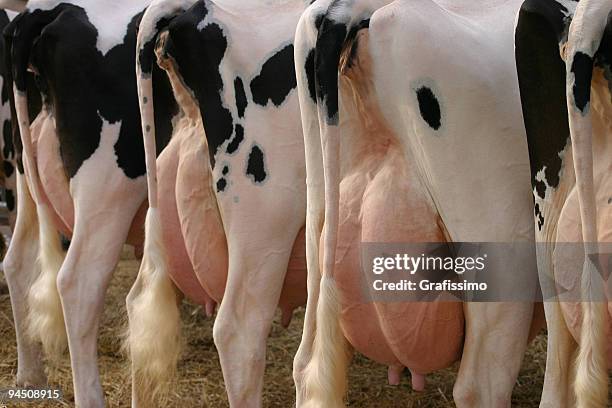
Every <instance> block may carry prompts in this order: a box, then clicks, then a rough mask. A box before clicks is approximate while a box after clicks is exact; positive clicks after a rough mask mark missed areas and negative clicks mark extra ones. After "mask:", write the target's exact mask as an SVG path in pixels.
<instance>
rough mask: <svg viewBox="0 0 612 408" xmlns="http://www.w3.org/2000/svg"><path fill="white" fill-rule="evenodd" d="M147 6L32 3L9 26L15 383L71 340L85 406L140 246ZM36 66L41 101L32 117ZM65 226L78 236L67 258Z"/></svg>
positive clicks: (164, 114)
mask: <svg viewBox="0 0 612 408" xmlns="http://www.w3.org/2000/svg"><path fill="white" fill-rule="evenodd" d="M148 3H149V1H147V0H140V1H130V2H124V1H118V0H106V1H100V0H89V1H74V2H72V1H32V2H30V3H28V7H27V9H26V10H25V11H24V12H23V13H21V14H20V15H19V16H17V17H16V18H15V19H14V20H13V21H12V22H11V23H10V24H9V25H8V26H7V28H6V30H5V40H6V46H7V53H6V54H7V56H8V57H9V58H8V60H7V64H6V66H7V71H6V73H8V75H9V77H10V78H9V79H10V82H11V83H12V84H13V87H12V89H11V92H10V93H11V94H12V97H14V109H15V112H16V119H17V122H18V130H19V133H18V134H20V136H21V137H20V138H16V140H15V142H16V143H15V147H16V159H17V165H18V171H17V195H18V200H17V205H18V212H17V223H16V227H15V233H14V237H13V240H12V242H11V245H10V248H9V252H8V254H7V256H6V260H5V273H6V278H7V283H8V286H9V290H10V295H11V302H12V306H13V315H14V320H15V330H16V334H17V347H18V372H17V384H18V385H20V386H23V385H38V384H42V383H45V375H44V370H43V366H42V360H41V353H42V350H43V349H44V350H45V351H47V352H48V353H49V354H56V353H57V352H60V351H62V350H63V349H64V348H65V344H66V340H67V343H68V346H69V350H70V358H71V365H72V371H73V376H74V381H73V383H74V391H75V402H76V405H77V406H79V407H102V406H104V397H103V392H102V388H101V385H100V379H99V374H98V365H97V347H96V345H97V333H98V325H99V319H100V315H101V312H102V307H103V300H104V294H105V291H106V288H107V285H108V282H109V280H110V277H111V275H112V272H113V270H114V268H115V265H116V263H117V261H118V258H119V254H120V251H121V248H122V246H123V244H124V243H125V242H126V239H127V240H129V241H130V242H132V243H134V244H137V245H138V244H139V243H140V244H141V241H142V220H141V219H140V220H139V219H138V217H136V219H135V215H136V214H137V211H138V209H139V208H140V207H141V206H142V205H143V201H144V200H145V198H146V180H145V177H144V174H145V160H144V149H143V142H142V134H141V130H140V123H139V112H138V100H137V92H136V78H135V76H134V64H135V60H136V59H135V48H136V31H137V25H138V22H139V20H140V18H141V16H142V14H143V12H144V9H145V8H146V6H147V5H148ZM29 71H32V72H34V73H35V75H36V77H37V80H36V82H37V84H38V88H39V90H40V94H41V95H42V100H43V107H42V110H41V112H40V113H39V114H38V115H37V116H36V118H35V119H34V121H33V122H31V121H30V118H29V117H28V108H29V107H30V106H31V100H30V99H31V98H29V96H28V94H27V92H26V91H27V84H28V72H29ZM153 75H154V76H159V80H158V81H156V88H155V89H154V91H155V95H154V96H155V98H156V99H158V98H159V100H158V104H157V105H156V106H157V108H158V109H157V111H156V125H157V127H158V129H157V130H158V131H157V135H158V146H164V145H165V144H166V142H167V140H168V138H169V136H170V133H171V118H172V116H173V115H174V113H175V112H176V105H175V104H174V103H172V102H171V101H173V98H172V94H171V89H170V86H169V83H168V82H167V80H166V76H165V75H163V74H162V71H161V70H159V69H155V70H154V71H153ZM162 101H165V102H166V103H162ZM11 102H12V101H11ZM133 220H134V222H133ZM131 226H132V227H131ZM59 232H62V233H63V234H64V235H66V236H68V237H70V239H71V244H70V248H69V249H68V251H67V253H66V254H64V252H63V251H62V247H61V245H60V239H59ZM37 258H39V262H40V264H37V262H36V259H37ZM40 341H41V342H42V346H43V347H42V348H41V346H40V344H39V342H40Z"/></svg>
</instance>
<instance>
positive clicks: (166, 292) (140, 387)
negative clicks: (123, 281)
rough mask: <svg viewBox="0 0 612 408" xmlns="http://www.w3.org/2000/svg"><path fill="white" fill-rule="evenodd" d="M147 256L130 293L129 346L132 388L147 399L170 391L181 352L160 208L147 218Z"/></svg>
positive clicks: (178, 322)
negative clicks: (163, 240)
mask: <svg viewBox="0 0 612 408" xmlns="http://www.w3.org/2000/svg"><path fill="white" fill-rule="evenodd" d="M145 234H146V238H145V245H144V257H143V259H142V264H141V265H140V271H139V272H138V278H137V279H136V282H135V283H134V286H133V287H132V289H131V291H130V294H129V295H128V317H129V330H128V336H127V345H128V348H129V354H130V358H131V360H132V378H133V379H134V384H133V387H135V390H137V394H138V395H139V397H140V398H142V399H143V400H144V401H154V400H155V399H157V398H158V397H160V396H163V395H164V394H166V392H167V391H168V388H167V385H168V384H169V383H170V381H169V380H171V379H172V378H173V377H174V375H175V373H176V363H177V361H178V359H179V356H180V351H181V337H180V331H181V321H180V312H179V308H178V302H179V298H178V296H177V293H176V290H175V287H174V284H173V283H172V281H171V280H170V278H169V276H168V274H167V270H166V259H165V252H164V250H163V245H162V242H161V240H162V230H161V222H160V219H159V212H158V209H157V208H149V211H148V212H147V218H146V221H145Z"/></svg>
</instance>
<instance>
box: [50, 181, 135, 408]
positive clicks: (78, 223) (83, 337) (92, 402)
mask: <svg viewBox="0 0 612 408" xmlns="http://www.w3.org/2000/svg"><path fill="white" fill-rule="evenodd" d="M90 184H93V183H91V181H90ZM102 195H103V194H100V192H97V194H96V197H99V196H102ZM108 196H110V197H113V194H108ZM115 197H116V196H115ZM128 197H129V196H128ZM75 201H77V204H76V205H75V208H76V213H75V229H74V234H73V239H72V241H71V242H70V248H69V249H68V253H67V255H66V259H65V261H64V264H63V265H62V268H61V269H60V272H59V275H58V282H57V284H58V289H59V293H60V297H61V300H62V306H63V310H64V318H65V322H66V330H67V333H68V347H69V349H70V362H71V366H72V373H73V383H74V395H75V403H76V406H77V407H87V408H90V407H91V408H95V407H104V396H103V393H102V387H101V385H100V378H99V373H98V364H97V336H98V328H99V323H100V316H101V314H102V308H103V305H104V295H105V293H106V289H107V287H108V283H109V281H110V278H111V276H112V273H113V271H114V269H115V266H116V264H117V262H118V261H119V256H120V253H121V248H122V246H123V244H124V242H125V240H126V237H127V233H128V230H129V228H130V224H131V221H132V218H133V217H134V214H135V213H136V210H137V209H138V205H139V203H138V202H136V201H137V200H135V199H133V198H132V197H130V199H125V198H124V201H122V200H119V205H117V203H115V204H111V203H108V202H104V201H106V200H100V201H101V202H100V201H96V200H91V199H89V200H83V199H79V197H78V196H77V198H76V200H75Z"/></svg>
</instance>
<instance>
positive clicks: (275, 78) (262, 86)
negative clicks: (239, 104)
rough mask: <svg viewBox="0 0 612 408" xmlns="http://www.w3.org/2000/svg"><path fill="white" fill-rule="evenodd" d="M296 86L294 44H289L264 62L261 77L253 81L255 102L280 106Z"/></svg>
mask: <svg viewBox="0 0 612 408" xmlns="http://www.w3.org/2000/svg"><path fill="white" fill-rule="evenodd" d="M296 86H297V80H296V78H295V67H294V64H293V44H289V45H287V46H285V47H284V48H283V49H282V50H280V51H278V52H277V53H276V54H274V55H273V56H271V57H270V58H269V59H268V60H267V61H266V62H264V64H263V65H262V67H261V72H260V73H259V75H257V76H256V77H255V78H253V80H252V81H251V94H252V95H253V102H255V103H256V104H258V105H261V106H266V105H267V104H268V101H272V103H273V104H274V105H276V106H280V105H281V104H282V103H283V101H284V100H285V98H286V97H287V96H288V95H289V92H291V90H292V89H294V88H295V87H296Z"/></svg>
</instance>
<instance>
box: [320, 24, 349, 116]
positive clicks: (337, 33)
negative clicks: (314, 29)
mask: <svg viewBox="0 0 612 408" xmlns="http://www.w3.org/2000/svg"><path fill="white" fill-rule="evenodd" d="M346 34H347V27H346V25H345V24H344V23H337V22H335V21H334V20H331V19H328V18H324V19H323V22H322V23H321V27H320V29H319V33H318V36H317V43H316V52H315V84H316V91H317V99H318V100H319V102H321V103H324V104H325V107H326V109H327V124H328V125H336V124H338V66H339V64H340V54H341V52H342V46H343V44H344V40H345V38H346Z"/></svg>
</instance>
